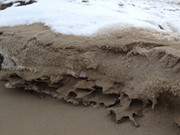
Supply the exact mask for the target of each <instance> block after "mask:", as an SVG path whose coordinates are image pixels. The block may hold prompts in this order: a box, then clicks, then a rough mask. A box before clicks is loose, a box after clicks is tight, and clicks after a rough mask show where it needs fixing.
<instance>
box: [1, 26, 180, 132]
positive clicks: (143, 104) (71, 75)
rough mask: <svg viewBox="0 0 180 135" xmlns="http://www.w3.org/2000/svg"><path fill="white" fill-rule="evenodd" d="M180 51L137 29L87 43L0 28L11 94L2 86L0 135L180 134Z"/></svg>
mask: <svg viewBox="0 0 180 135" xmlns="http://www.w3.org/2000/svg"><path fill="white" fill-rule="evenodd" d="M179 45H180V39H179V37H178V36H177V35H174V34H172V33H171V34H169V33H159V32H155V31H150V30H144V29H137V28H127V29H122V30H117V31H114V30H113V31H111V30H103V31H100V32H99V33H97V34H96V35H94V36H92V37H82V36H73V35H63V34H58V33H54V32H53V31H51V30H50V29H49V28H48V27H46V26H44V25H43V24H32V25H22V26H16V27H2V28H0V67H1V72H0V77H1V80H2V81H4V83H5V87H6V88H11V89H5V88H4V87H3V85H2V84H1V91H0V92H1V94H0V96H1V97H0V100H1V101H0V107H1V113H0V133H1V134H2V135H11V134H13V135H16V134H26V135H36V134H37V135H41V134H42V135H46V134H47V135H49V134H52V135H56V134H62V135H65V134H67V135H70V134H74V135H76V134H78V135H81V134H87V135H96V134H97V135H101V134H102V135H106V134H107V135H109V134H111V135H119V134H123V135H131V134H133V135H141V134H142V135H154V134H158V135H169V134H171V135H178V134H180V129H179V127H178V126H179V125H180V121H179V118H180V115H179V112H180V83H179V81H180V75H179V74H180V72H179V71H180V70H179V69H180V65H179V61H180V51H179V49H180V47H179ZM13 88H16V89H13ZM32 93H33V94H32ZM34 93H36V94H35V95H34ZM37 95H38V96H37ZM44 95H48V96H49V97H46V96H45V97H44Z"/></svg>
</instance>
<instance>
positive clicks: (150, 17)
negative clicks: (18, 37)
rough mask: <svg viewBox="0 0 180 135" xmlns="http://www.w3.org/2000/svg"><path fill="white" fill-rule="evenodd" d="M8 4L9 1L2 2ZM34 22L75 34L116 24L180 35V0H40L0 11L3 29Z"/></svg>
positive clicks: (90, 31)
mask: <svg viewBox="0 0 180 135" xmlns="http://www.w3.org/2000/svg"><path fill="white" fill-rule="evenodd" d="M7 1H10V0H0V2H7ZM15 1H16V0H15ZM35 22H42V23H45V24H46V25H48V26H50V27H51V28H52V29H53V30H54V31H56V32H60V33H64V34H74V35H91V34H93V33H95V32H97V31H98V30H99V29H102V28H105V27H110V26H113V25H117V26H119V27H122V26H123V27H129V26H130V27H131V26H134V27H142V28H149V29H155V30H157V31H166V32H178V33H180V1H178V0H89V2H87V3H85V2H82V0H38V2H37V3H33V4H31V5H27V6H21V7H16V6H13V7H11V8H7V9H6V10H2V11H0V26H15V25H20V24H32V23H35ZM117 29H118V28H117Z"/></svg>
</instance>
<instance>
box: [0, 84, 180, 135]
mask: <svg viewBox="0 0 180 135" xmlns="http://www.w3.org/2000/svg"><path fill="white" fill-rule="evenodd" d="M0 108H1V113H0V134H1V135H23V134H25V135H84V134H86V135H179V134H180V129H178V128H177V127H176V126H175V124H173V123H171V119H172V117H171V116H173V115H172V113H171V112H169V111H168V110H165V109H164V110H163V109H159V110H161V111H163V113H161V112H160V111H155V112H152V111H148V112H147V113H146V115H145V116H144V117H143V119H138V121H140V122H141V123H142V124H141V126H140V127H139V128H135V127H134V126H132V123H130V122H125V123H122V124H116V123H114V121H113V120H111V118H110V117H107V112H106V111H105V110H104V109H103V108H92V107H80V106H74V105H71V104H67V103H64V102H63V101H57V100H54V99H52V98H49V97H45V98H40V97H39V96H37V95H32V94H30V93H29V92H24V91H23V90H20V89H19V90H18V89H6V88H4V87H3V85H2V83H1V85H0Z"/></svg>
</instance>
